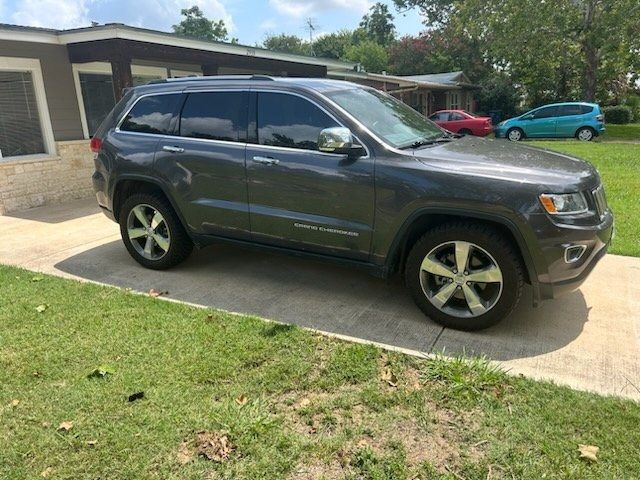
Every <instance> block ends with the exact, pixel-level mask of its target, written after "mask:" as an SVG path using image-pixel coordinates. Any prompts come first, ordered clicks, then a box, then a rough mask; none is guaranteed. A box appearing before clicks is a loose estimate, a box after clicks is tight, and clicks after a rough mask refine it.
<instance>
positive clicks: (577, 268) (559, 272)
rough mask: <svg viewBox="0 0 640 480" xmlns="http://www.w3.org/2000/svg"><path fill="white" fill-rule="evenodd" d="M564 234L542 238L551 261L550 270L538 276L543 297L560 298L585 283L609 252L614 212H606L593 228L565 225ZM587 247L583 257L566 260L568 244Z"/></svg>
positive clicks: (548, 262) (548, 259) (547, 259)
mask: <svg viewBox="0 0 640 480" xmlns="http://www.w3.org/2000/svg"><path fill="white" fill-rule="evenodd" d="M562 231H563V233H564V234H565V235H564V237H563V238H548V239H545V240H542V242H541V243H542V252H543V255H544V257H545V258H546V262H547V265H548V273H546V274H544V275H541V276H540V277H539V280H540V281H539V292H540V298H541V299H551V298H557V297H559V296H561V295H563V294H566V293H569V292H573V291H575V290H577V289H578V288H579V287H580V285H582V284H583V283H584V281H585V280H586V279H587V277H588V276H589V274H590V273H591V272H592V271H593V269H594V268H595V266H596V265H597V263H598V262H599V261H600V260H601V259H602V258H603V257H604V256H605V255H606V253H607V250H608V248H609V245H610V244H611V239H612V238H613V231H614V225H613V215H612V214H611V213H607V214H606V216H605V218H604V219H603V221H602V223H601V224H600V225H597V226H594V227H591V228H584V227H582V228H562ZM576 245H581V246H584V247H586V248H585V252H584V254H583V255H582V257H581V258H580V259H579V260H578V261H576V262H573V263H567V261H566V259H565V255H564V253H565V250H566V248H567V247H570V246H576Z"/></svg>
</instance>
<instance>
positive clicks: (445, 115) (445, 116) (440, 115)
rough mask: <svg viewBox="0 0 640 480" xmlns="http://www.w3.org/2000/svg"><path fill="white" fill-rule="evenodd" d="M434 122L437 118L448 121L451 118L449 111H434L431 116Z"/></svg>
mask: <svg viewBox="0 0 640 480" xmlns="http://www.w3.org/2000/svg"><path fill="white" fill-rule="evenodd" d="M429 118H430V119H431V120H433V121H434V122H435V121H436V120H437V121H438V122H447V121H448V120H449V112H440V113H434V114H433V115H431V116H430V117H429Z"/></svg>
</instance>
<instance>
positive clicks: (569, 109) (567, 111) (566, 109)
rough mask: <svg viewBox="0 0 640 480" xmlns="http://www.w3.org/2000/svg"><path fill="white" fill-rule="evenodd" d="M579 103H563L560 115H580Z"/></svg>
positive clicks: (580, 107)
mask: <svg viewBox="0 0 640 480" xmlns="http://www.w3.org/2000/svg"><path fill="white" fill-rule="evenodd" d="M582 113H583V112H582V106H581V105H563V106H562V107H561V109H560V116H562V117H568V116H569V115H582Z"/></svg>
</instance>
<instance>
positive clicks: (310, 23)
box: [304, 17, 320, 57]
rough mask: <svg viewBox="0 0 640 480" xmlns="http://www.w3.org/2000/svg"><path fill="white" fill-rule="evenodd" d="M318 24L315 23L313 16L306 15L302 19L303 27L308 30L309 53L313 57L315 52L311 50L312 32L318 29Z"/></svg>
mask: <svg viewBox="0 0 640 480" xmlns="http://www.w3.org/2000/svg"><path fill="white" fill-rule="evenodd" d="M319 26H320V25H318V24H317V23H316V20H315V18H311V17H308V18H307V19H306V20H305V21H304V29H305V30H308V31H309V49H310V50H311V52H310V54H311V56H312V57H315V56H316V54H315V52H314V51H313V33H314V32H315V31H316V30H317V29H318V27H319Z"/></svg>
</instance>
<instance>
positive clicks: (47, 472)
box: [40, 467, 53, 478]
mask: <svg viewBox="0 0 640 480" xmlns="http://www.w3.org/2000/svg"><path fill="white" fill-rule="evenodd" d="M52 472H53V468H51V467H47V468H45V469H44V470H43V471H42V473H40V476H41V477H42V478H47V477H49V475H51V473H52Z"/></svg>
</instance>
